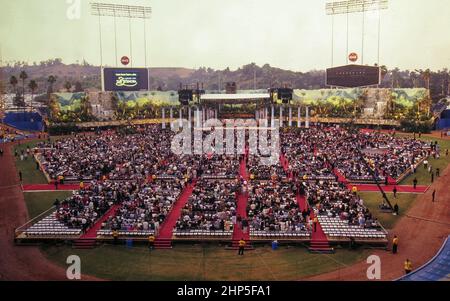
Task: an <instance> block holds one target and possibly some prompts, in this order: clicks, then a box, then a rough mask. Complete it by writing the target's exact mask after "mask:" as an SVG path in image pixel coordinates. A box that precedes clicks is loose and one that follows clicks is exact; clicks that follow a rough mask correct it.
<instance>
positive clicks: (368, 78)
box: [327, 65, 381, 88]
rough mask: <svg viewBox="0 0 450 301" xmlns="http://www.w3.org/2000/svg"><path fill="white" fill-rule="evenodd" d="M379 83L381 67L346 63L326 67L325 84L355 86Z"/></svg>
mask: <svg viewBox="0 0 450 301" xmlns="http://www.w3.org/2000/svg"><path fill="white" fill-rule="evenodd" d="M379 84H381V68H380V67H372V66H361V65H347V66H341V67H335V68H329V69H327V86H333V87H342V88H356V87H367V86H374V85H379Z"/></svg>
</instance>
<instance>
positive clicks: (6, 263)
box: [0, 0, 450, 281]
mask: <svg viewBox="0 0 450 301" xmlns="http://www.w3.org/2000/svg"><path fill="white" fill-rule="evenodd" d="M18 2H21V1H18ZM22 2H23V1H22ZM127 2H129V3H128V4H126V5H122V4H120V5H119V4H113V3H109V2H108V3H103V2H102V3H83V5H82V6H81V8H82V11H83V14H82V16H83V17H82V18H81V19H83V18H90V19H89V20H90V21H89V22H91V23H89V24H95V25H97V26H98V30H99V32H98V33H96V32H95V35H94V39H93V40H94V41H95V42H96V43H98V47H97V44H94V46H93V47H91V48H90V49H91V52H94V51H98V52H99V55H97V57H98V58H99V60H100V64H99V65H90V64H88V63H86V62H84V63H83V64H79V63H76V64H75V63H74V64H63V63H62V61H61V60H59V59H56V60H50V61H46V62H41V65H38V64H36V63H35V64H34V65H28V64H22V63H17V62H16V63H12V62H8V61H5V62H4V61H3V58H2V59H1V64H0V67H1V68H0V71H1V73H0V100H1V102H0V121H1V123H0V166H1V169H0V170H1V172H0V208H1V209H0V218H1V220H2V223H1V228H2V231H1V232H0V233H1V234H0V235H1V239H0V250H1V251H2V256H1V257H0V279H1V280H39V281H48V280H62V281H66V280H67V281H69V280H80V279H81V280H89V281H91V280H94V281H97V280H112V281H115V280H128V281H130V280H145V281H280V280H284V281H336V280H337V281H353V280H356V281H379V280H381V281H448V280H449V275H450V260H449V250H450V242H449V241H448V236H449V235H450V211H449V210H448V206H449V202H450V198H449V195H448V187H449V181H450V178H449V175H448V173H449V171H450V169H449V167H448V165H449V163H450V156H449V148H450V128H449V127H448V124H449V122H448V116H449V114H448V110H449V109H450V104H449V102H448V99H449V97H450V96H449V95H450V73H449V72H448V70H447V69H444V70H442V71H436V72H434V71H431V70H430V69H427V70H425V71H424V70H422V69H420V70H416V72H409V71H405V72H402V71H400V70H399V69H398V68H396V69H394V68H392V69H391V70H389V69H388V68H387V67H385V66H384V65H382V63H381V62H382V61H383V60H382V59H380V43H383V36H382V35H381V34H380V26H381V25H380V24H381V19H382V18H381V16H382V14H383V13H384V12H385V11H389V10H390V9H394V8H389V7H388V1H386V0H364V1H354V0H349V1H340V2H337V1H331V2H328V3H325V1H324V2H323V3H320V4H321V10H322V13H323V14H324V16H322V17H324V18H325V20H327V19H328V20H331V18H332V22H331V25H332V28H331V31H330V33H331V35H332V42H331V47H329V48H331V52H332V55H331V56H332V60H331V65H330V64H329V63H326V64H327V68H326V70H325V71H320V72H319V71H311V72H308V73H302V72H294V71H284V70H282V69H280V68H274V67H271V66H270V65H268V64H266V65H264V66H262V67H259V66H258V65H256V64H250V65H246V66H244V67H242V68H239V69H237V70H236V71H231V70H230V69H229V68H227V69H225V70H223V71H221V70H212V69H211V70H209V71H208V70H206V68H203V69H202V68H199V69H198V70H190V69H189V70H188V69H183V68H172V67H171V68H160V67H158V68H156V67H153V66H154V65H151V64H149V61H151V59H148V58H147V55H148V50H147V47H149V46H148V41H147V39H149V37H148V36H147V35H148V31H150V29H149V24H150V26H157V25H156V24H152V23H154V22H156V21H157V20H160V17H158V16H155V15H157V14H158V10H157V8H159V4H158V3H155V7H152V8H151V7H149V6H148V5H141V3H137V2H139V1H127ZM154 2H158V1H156V0H155V1H154ZM306 2H307V1H306ZM76 3H77V2H76V1H74V4H73V5H76ZM17 5H19V4H17ZM17 7H18V6H17ZM9 8H10V9H14V8H15V6H14V5H13V4H11V5H9ZM68 9H69V10H68V12H70V13H71V14H75V15H76V12H77V7H76V6H75V7H72V6H69V8H68ZM324 9H325V10H324ZM7 11H8V10H7ZM374 12H375V13H376V17H375V19H374V20H372V19H373V18H374V15H373V14H374ZM360 14H362V16H363V25H362V49H361V51H359V50H358V52H350V51H348V49H347V50H346V51H342V49H341V50H338V49H337V48H339V47H338V45H336V44H339V41H337V40H338V37H339V39H341V40H342V41H340V42H342V45H345V44H346V47H347V48H349V47H350V48H353V47H354V46H349V43H350V44H351V42H349V28H348V26H349V20H350V19H351V18H355V16H356V17H358V16H359V15H360ZM365 14H367V16H366V17H367V19H366V20H364V18H365V17H364V16H365ZM151 15H152V16H154V18H155V19H156V20H155V21H154V20H152V19H151V18H150V16H151ZM0 16H1V13H0ZM339 18H341V19H339ZM345 18H346V20H345ZM371 18H372V19H371ZM387 18H388V17H387ZM69 19H70V18H69ZM370 21H372V22H373V23H374V24H376V25H373V24H372V25H370V23H369V22H370ZM68 22H69V21H68ZM77 22H78V21H77ZM79 22H82V21H79ZM86 22H87V21H86ZM97 22H98V23H97ZM102 22H103V23H102ZM133 24H134V26H133ZM345 24H346V25H345ZM16 25H17V24H16ZM72 25H73V23H72ZM72 25H71V26H72ZM17 26H20V24H19V25H17ZM77 26H81V25H77ZM124 26H125V27H127V30H123V28H122V27H124ZM339 26H341V27H342V26H343V28H339ZM346 26H347V27H346ZM370 26H372V27H374V28H377V26H378V32H377V34H378V36H377V35H376V34H375V35H374V34H373V33H372V34H368V35H367V36H365V33H364V30H365V29H366V30H368V31H370V30H373V28H370ZM355 27H358V28H360V27H361V24H359V23H358V25H357V26H355ZM121 28H122V29H121ZM112 29H114V30H112ZM128 29H129V31H128ZM95 30H97V28H95ZM132 30H134V31H136V32H139V33H142V34H143V36H140V37H137V34H134V36H133V34H132ZM345 31H347V40H346V41H345V38H343V36H345V35H343V32H345ZM338 32H339V33H338ZM0 33H2V34H3V33H4V31H0ZM335 33H336V37H335ZM105 35H106V37H105ZM350 35H351V34H350ZM149 36H150V37H151V35H149ZM373 36H375V37H376V38H375V39H373V40H376V42H374V41H372V43H374V44H373V45H372V44H371V46H372V47H371V48H374V49H376V48H377V47H378V53H377V54H375V55H373V56H374V57H376V59H374V60H375V61H376V63H375V64H371V65H369V64H368V63H367V61H370V59H369V57H370V54H371V53H370V51H368V50H367V46H368V45H369V42H368V41H364V39H365V38H366V39H368V38H370V37H372V38H373ZM133 37H134V38H135V40H134V41H133V40H132V38H133ZM359 39H360V35H358V38H357V39H356V40H357V43H356V44H358V47H359V46H360V45H359V43H360V42H361V41H360V40H359ZM1 41H3V38H2V39H0V43H1ZM202 42H203V41H202ZM447 42H448V41H447ZM128 43H129V47H128V45H127V44H128ZM133 43H134V44H133ZM0 45H1V44H0ZM124 45H126V46H124ZM342 45H341V46H342ZM364 45H366V49H365V50H364ZM374 45H376V47H375V46H374ZM72 46H73V47H80V46H77V45H75V44H74V45H72ZM133 46H134V47H133ZM2 47H4V45H2ZM151 47H152V48H156V47H157V46H156V45H152V46H151ZM118 48H119V50H118ZM122 48H125V49H127V50H126V51H124V50H123V49H122ZM149 48H150V47H149ZM341 48H343V47H341ZM344 48H345V47H344ZM369 48H370V47H369ZM6 49H7V51H9V52H7V55H11V57H12V54H11V53H12V52H13V51H12V50H13V49H14V46H11V45H8V46H7V47H6ZM97 49H98V50H97ZM133 49H134V54H133ZM358 49H359V48H358ZM138 50H140V51H138ZM59 51H62V52H63V50H59ZM128 51H129V52H128ZM199 51H200V50H199ZM122 52H123V53H127V55H124V56H122V57H121V55H119V53H122ZM200 52H201V51H200ZM338 52H339V55H337V53H338ZM7 55H6V54H5V57H6V56H7ZM30 56H31V54H30ZM107 57H110V58H111V57H114V58H115V59H113V60H111V61H113V63H111V62H108V61H107ZM24 59H28V58H24ZM364 59H365V60H366V61H364ZM344 60H345V62H346V63H345V64H340V63H339V62H340V61H344ZM141 61H142V62H143V63H141ZM438 63H439V64H440V63H442V62H440V61H439V62H438ZM316 82H317V83H316Z"/></svg>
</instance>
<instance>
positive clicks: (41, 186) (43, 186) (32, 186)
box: [22, 184, 80, 192]
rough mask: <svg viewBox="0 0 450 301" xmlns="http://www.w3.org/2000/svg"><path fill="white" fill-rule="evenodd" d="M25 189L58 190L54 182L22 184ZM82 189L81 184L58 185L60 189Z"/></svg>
mask: <svg viewBox="0 0 450 301" xmlns="http://www.w3.org/2000/svg"><path fill="white" fill-rule="evenodd" d="M22 187H23V191H28V192H30V191H56V188H55V185H54V184H28V185H22ZM78 189H80V185H79V184H64V185H58V191H72V190H78Z"/></svg>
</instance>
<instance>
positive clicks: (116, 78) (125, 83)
mask: <svg viewBox="0 0 450 301" xmlns="http://www.w3.org/2000/svg"><path fill="white" fill-rule="evenodd" d="M148 76H149V75H148V70H147V69H145V68H104V69H103V83H104V89H105V91H143V90H148V89H149V87H148Z"/></svg>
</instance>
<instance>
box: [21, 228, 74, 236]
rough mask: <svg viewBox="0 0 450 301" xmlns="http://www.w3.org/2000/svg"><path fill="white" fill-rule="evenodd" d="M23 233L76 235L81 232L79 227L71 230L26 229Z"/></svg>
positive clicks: (33, 234) (28, 234) (32, 234)
mask: <svg viewBox="0 0 450 301" xmlns="http://www.w3.org/2000/svg"><path fill="white" fill-rule="evenodd" d="M24 233H25V235H27V236H78V235H80V234H81V229H72V230H67V229H66V230H60V231H55V230H33V231H30V230H26V231H25V232H24Z"/></svg>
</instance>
